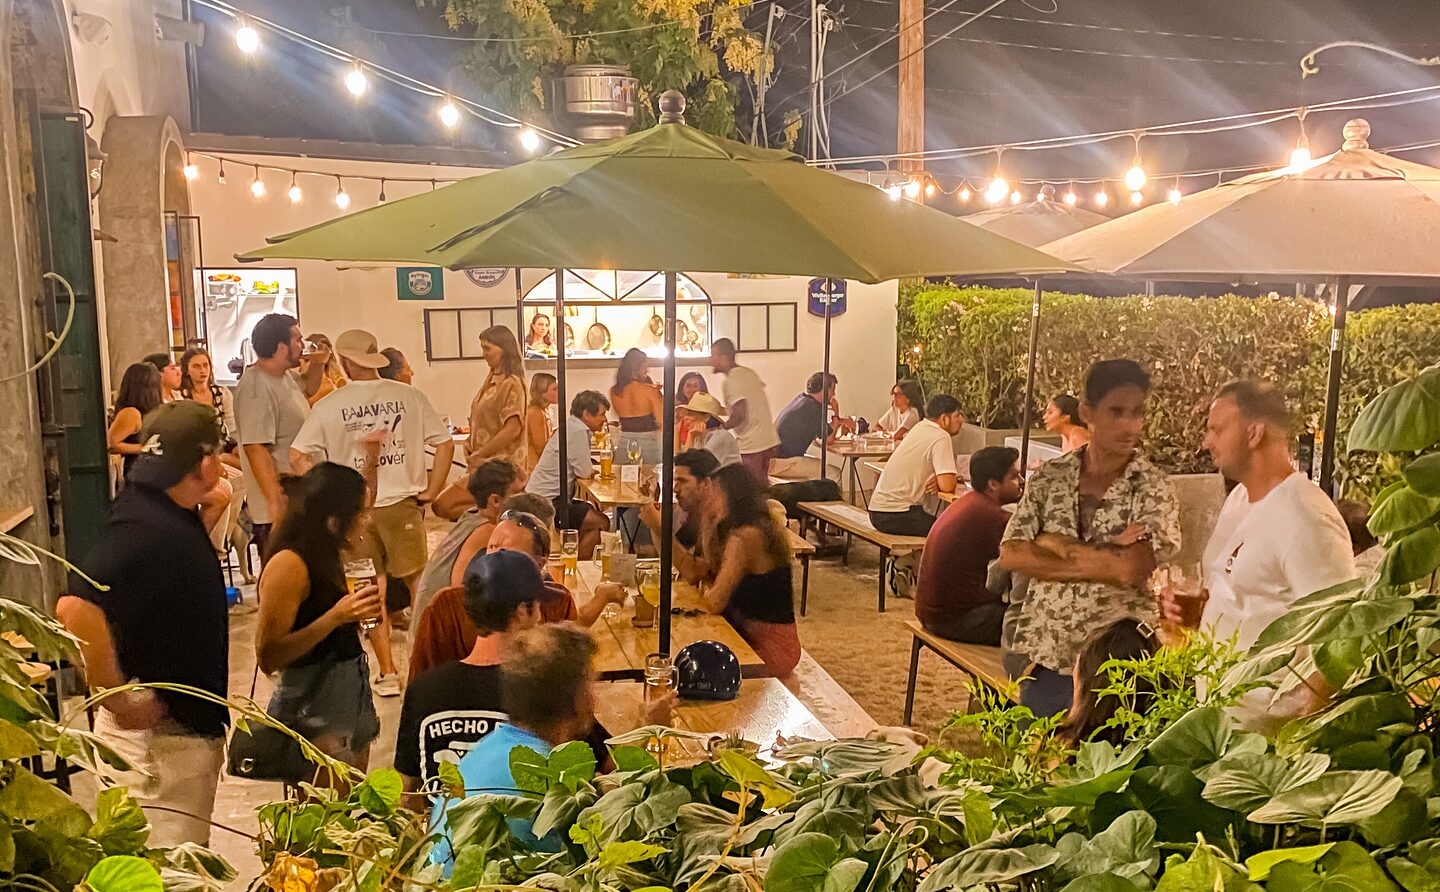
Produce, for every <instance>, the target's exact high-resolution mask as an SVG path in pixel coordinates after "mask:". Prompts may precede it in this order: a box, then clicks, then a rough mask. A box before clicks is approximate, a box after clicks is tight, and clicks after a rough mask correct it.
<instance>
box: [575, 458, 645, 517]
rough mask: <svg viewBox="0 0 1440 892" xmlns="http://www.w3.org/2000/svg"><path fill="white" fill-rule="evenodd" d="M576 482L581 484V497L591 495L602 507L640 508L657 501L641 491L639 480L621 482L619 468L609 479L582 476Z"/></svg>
mask: <svg viewBox="0 0 1440 892" xmlns="http://www.w3.org/2000/svg"><path fill="white" fill-rule="evenodd" d="M576 483H578V484H580V491H581V498H584V497H585V496H586V495H588V496H590V498H592V499H594V500H595V501H596V503H598V504H599V505H600V507H601V508H602V509H610V508H638V507H640V506H641V505H644V504H646V503H649V502H653V501H655V499H654V498H653V497H652V496H648V495H646V494H645V493H642V492H641V491H640V484H639V483H638V482H637V483H621V482H620V474H619V473H618V468H617V473H615V474H614V475H613V476H611V477H609V478H608V479H602V478H600V477H599V476H595V477H591V478H589V479H585V478H581V479H579V480H577V481H576Z"/></svg>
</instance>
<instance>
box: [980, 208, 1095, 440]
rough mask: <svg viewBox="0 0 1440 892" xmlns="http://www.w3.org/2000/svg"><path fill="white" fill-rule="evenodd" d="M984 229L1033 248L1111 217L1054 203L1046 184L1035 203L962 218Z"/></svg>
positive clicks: (1033, 327)
mask: <svg viewBox="0 0 1440 892" xmlns="http://www.w3.org/2000/svg"><path fill="white" fill-rule="evenodd" d="M961 219H963V220H964V221H965V222H966V223H973V224H975V225H976V226H979V227H980V228H981V229H985V230H989V231H990V232H993V233H995V234H996V235H1003V236H1005V237H1006V238H1008V239H1011V240H1012V241H1017V242H1019V243H1020V244H1022V245H1029V246H1030V247H1032V248H1035V247H1039V246H1040V245H1044V244H1048V243H1049V242H1053V241H1055V240H1056V239H1062V238H1064V237H1065V236H1067V235H1074V234H1075V233H1077V232H1081V231H1083V230H1086V229H1089V228H1090V227H1092V226H1098V225H1099V224H1101V223H1105V222H1108V221H1109V220H1110V218H1109V217H1106V216H1105V215H1104V214H1097V213H1095V212H1094V211H1087V210H1086V209H1084V208H1080V207H1075V206H1074V205H1073V204H1067V203H1066V202H1063V201H1056V200H1055V187H1054V186H1051V185H1050V184H1048V183H1047V184H1045V185H1044V186H1042V187H1040V194H1039V195H1038V196H1036V198H1035V200H1034V201H1030V202H1026V203H1025V204H1012V205H1006V206H1002V207H996V208H991V209H990V210H988V211H980V212H979V213H976V214H968V215H966V216H964V217H962V218H961ZM1041 285H1042V283H1041V280H1040V279H1038V278H1037V279H1036V280H1035V299H1034V301H1032V302H1031V304H1030V358H1029V360H1028V363H1027V365H1026V371H1025V405H1024V407H1023V408H1022V409H1021V410H1020V411H1021V415H1020V467H1022V468H1024V467H1026V466H1027V465H1028V463H1029V461H1030V421H1031V415H1030V413H1031V408H1032V407H1033V406H1034V404H1035V362H1036V357H1037V355H1038V353H1039V349H1040V294H1041Z"/></svg>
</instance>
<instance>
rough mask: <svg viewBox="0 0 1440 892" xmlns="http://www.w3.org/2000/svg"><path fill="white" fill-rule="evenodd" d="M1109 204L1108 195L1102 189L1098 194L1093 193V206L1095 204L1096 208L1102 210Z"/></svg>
mask: <svg viewBox="0 0 1440 892" xmlns="http://www.w3.org/2000/svg"><path fill="white" fill-rule="evenodd" d="M1109 203H1110V193H1108V192H1106V191H1105V190H1104V189H1101V190H1100V191H1099V192H1096V193H1095V204H1096V205H1098V206H1100V207H1102V208H1103V207H1104V206H1105V205H1107V204H1109Z"/></svg>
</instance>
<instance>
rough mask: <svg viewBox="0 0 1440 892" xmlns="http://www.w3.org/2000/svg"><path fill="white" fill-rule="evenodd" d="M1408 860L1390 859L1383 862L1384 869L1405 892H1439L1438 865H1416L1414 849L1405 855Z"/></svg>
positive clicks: (1439, 866)
mask: <svg viewBox="0 0 1440 892" xmlns="http://www.w3.org/2000/svg"><path fill="white" fill-rule="evenodd" d="M1407 854H1408V855H1409V856H1410V857H1409V858H1391V859H1390V860H1389V861H1386V862H1385V869H1386V870H1387V871H1389V872H1390V875H1391V876H1392V877H1394V878H1395V881H1396V882H1398V883H1399V884H1400V885H1401V887H1402V888H1404V889H1405V892H1440V863H1437V862H1435V861H1429V862H1425V861H1423V860H1421V863H1419V864H1417V863H1416V861H1415V860H1412V859H1417V860H1419V859H1418V858H1417V856H1416V854H1415V847H1414V846H1412V847H1411V850H1410V851H1409V852H1408V853H1407Z"/></svg>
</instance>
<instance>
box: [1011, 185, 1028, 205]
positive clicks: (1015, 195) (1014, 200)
mask: <svg viewBox="0 0 1440 892" xmlns="http://www.w3.org/2000/svg"><path fill="white" fill-rule="evenodd" d="M1024 200H1025V196H1023V195H1021V194H1020V190H1019V189H1016V190H1015V191H1014V192H1011V193H1010V203H1011V204H1019V203H1020V202H1022V201H1024Z"/></svg>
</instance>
